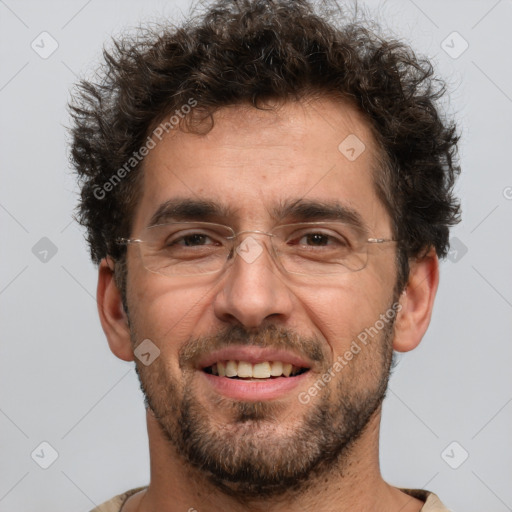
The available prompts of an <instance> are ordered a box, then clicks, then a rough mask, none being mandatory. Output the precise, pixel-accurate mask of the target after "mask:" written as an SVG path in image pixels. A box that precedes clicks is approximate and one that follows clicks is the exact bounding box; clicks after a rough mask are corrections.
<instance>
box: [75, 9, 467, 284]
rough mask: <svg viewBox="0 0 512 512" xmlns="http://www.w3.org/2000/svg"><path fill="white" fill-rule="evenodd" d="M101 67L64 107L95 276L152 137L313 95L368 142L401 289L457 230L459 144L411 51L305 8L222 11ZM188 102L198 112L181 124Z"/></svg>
mask: <svg viewBox="0 0 512 512" xmlns="http://www.w3.org/2000/svg"><path fill="white" fill-rule="evenodd" d="M340 19H342V17H341V18H340ZM342 21H343V20H342ZM103 55H104V63H103V65H102V67H101V68H100V69H99V72H98V74H97V76H99V79H98V78H97V79H96V82H93V81H82V82H81V83H80V84H79V86H78V90H77V93H76V94H75V97H74V99H73V100H72V103H71V104H70V110H71V115H72V118H73V127H72V128H71V133H72V137H73V141H72V148H71V159H72V163H73V165H74V167H75V168H76V171H77V174H78V177H79V180H80V185H81V201H80V203H79V206H78V215H77V217H78V220H79V222H80V223H81V224H82V225H83V226H85V227H86V229H87V239H88V242H89V245H90V250H91V255H92V259H93V260H94V261H95V262H96V263H98V262H99V261H100V260H101V259H102V258H104V257H105V256H107V255H110V256H112V257H113V258H114V259H115V260H118V261H119V260H122V259H123V258H124V251H125V248H124V247H122V246H120V245H118V244H116V243H115V240H116V238H118V237H127V236H130V228H131V221H132V213H133V209H134V207H135V206H136V203H137V199H138V192H139V179H138V178H139V177H140V175H141V172H143V159H140V160H141V161H140V162H139V161H138V160H134V159H133V158H134V155H139V151H140V149H141V147H142V146H143V145H144V144H145V142H146V141H147V140H149V139H148V137H149V136H150V135H151V134H152V133H153V130H154V129H155V126H157V125H158V123H160V122H162V120H164V119H166V118H168V117H169V115H171V114H172V113H173V112H175V113H176V116H175V117H176V119H178V118H179V125H180V128H182V129H187V130H193V129H195V128H194V125H195V126H196V127H197V126H199V124H197V123H195V122H194V119H196V118H197V116H198V115H200V116H202V119H203V120H204V118H205V117H204V116H206V117H208V116H209V117H210V119H211V123H213V118H212V117H211V115H212V113H213V112H215V111H216V110H217V109H219V108H221V107H224V106H227V105H234V104H243V103H249V104H252V105H253V106H254V107H256V108H262V107H261V106H262V104H263V103H264V102H265V101H266V100H271V99H277V100H283V101H293V100H300V99H303V98H305V97H313V96H317V95H319V96H322V95H338V96H341V97H343V98H344V99H345V100H348V101H350V102H351V103H352V104H353V105H355V106H356V108H358V110H359V111H360V112H362V113H363V115H364V116H365V118H366V119H367V121H368V124H369V125H370V127H371V129H372V132H373V134H374V135H375V139H376V141H377V144H378V146H379V147H380V150H381V153H382V155H381V157H382V160H381V161H380V162H379V172H376V173H375V184H376V189H377V192H378V194H379V197H380V199H381V200H382V201H383V202H384V204H385V206H386V208H387V209H388V211H389V214H390V216H391V219H392V224H393V230H394V236H395V237H396V238H397V239H399V240H400V241H401V242H400V244H399V261H400V271H399V275H401V277H402V279H401V280H402V281H403V280H404V278H406V276H407V274H408V265H407V261H408V259H409V258H411V257H415V256H419V255H420V254H421V253H422V252H424V251H426V250H428V249H430V248H432V247H433V248H435V250H436V252H437V254H438V255H439V256H440V257H443V256H446V254H447V251H448V243H449V242H448V241H449V227H450V226H451V225H453V224H455V223H457V222H458V221H459V217H460V205H459V202H458V201H457V199H456V198H455V197H454V195H453V186H454V181H455V178H456V176H457V174H458V173H459V172H460V169H459V166H458V160H457V142H458V134H457V130H456V127H455V125H454V123H453V122H452V121H450V120H446V119H445V117H444V116H443V115H441V112H440V107H439V99H440V98H441V97H442V96H443V95H444V93H445V85H444V82H442V81H440V80H439V79H438V78H436V77H435V75H434V71H433V68H432V65H431V63H430V61H429V60H428V59H425V58H420V57H417V56H416V55H415V54H414V52H413V51H412V50H411V48H410V47H409V46H408V45H407V44H404V43H402V42H399V41H397V40H389V39H388V40H386V39H384V38H382V37H381V36H379V35H378V34H377V33H376V32H375V30H374V29H371V30H370V29H369V28H368V27H367V26H366V25H365V24H364V23H362V22H356V21H350V22H346V21H343V24H340V23H338V22H335V21H329V19H328V17H326V16H325V15H322V14H319V13H318V11H317V10H316V9H315V6H314V5H312V4H311V3H310V2H308V1H307V0H223V1H216V2H215V3H213V4H212V5H210V6H209V7H208V8H207V10H206V12H205V13H201V14H200V15H198V14H196V15H195V16H192V17H191V18H190V19H189V20H188V21H187V22H185V23H183V24H182V25H181V26H179V27H164V28H162V27H160V28H158V29H149V28H145V29H140V30H139V31H138V32H137V34H136V36H125V37H124V38H121V39H120V40H118V41H114V44H113V47H112V49H110V50H104V52H103ZM191 98H193V100H194V101H195V102H196V103H197V108H194V109H193V112H192V114H190V115H186V116H184V115H183V114H182V113H181V112H180V111H179V109H180V108H181V107H182V106H183V105H186V104H188V103H190V100H191ZM189 110H190V109H189ZM199 113H202V114H199ZM178 114H180V115H178ZM203 114H204V115H203ZM211 126H212V124H210V128H211ZM128 161H131V162H132V163H131V164H130V167H127V166H126V163H127V162H128ZM123 166H124V167H123ZM123 168H124V170H125V172H121V169H123ZM132 168H133V170H132ZM121 178H122V179H121ZM402 284H404V283H402Z"/></svg>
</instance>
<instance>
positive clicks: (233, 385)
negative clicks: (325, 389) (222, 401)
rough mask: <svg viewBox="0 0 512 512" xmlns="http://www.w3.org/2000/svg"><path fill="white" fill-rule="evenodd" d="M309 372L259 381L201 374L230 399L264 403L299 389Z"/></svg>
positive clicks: (210, 384) (215, 389)
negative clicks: (263, 401)
mask: <svg viewBox="0 0 512 512" xmlns="http://www.w3.org/2000/svg"><path fill="white" fill-rule="evenodd" d="M308 373H309V372H306V373H302V374H301V375H297V376H296V377H278V378H274V379H265V380H261V382H258V381H248V380H242V379H230V378H229V377H219V376H217V375H211V374H209V373H205V372H201V374H202V375H203V377H204V378H205V379H206V381H207V383H208V384H209V386H210V387H211V388H212V389H213V390H214V391H216V392H217V393H219V394H220V395H224V396H226V397H228V398H233V399H235V400H243V401H254V402H257V401H262V400H274V399H277V398H282V397H283V396H284V395H286V394H287V393H289V392H290V391H292V390H293V389H295V388H297V387H298V386H299V385H300V384H301V383H302V382H304V379H305V378H306V377H307V375H308Z"/></svg>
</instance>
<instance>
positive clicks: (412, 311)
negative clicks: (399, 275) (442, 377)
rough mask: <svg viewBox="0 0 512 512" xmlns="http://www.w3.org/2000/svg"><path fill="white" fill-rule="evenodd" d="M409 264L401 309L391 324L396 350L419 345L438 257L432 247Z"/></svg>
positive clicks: (429, 310) (436, 275)
mask: <svg viewBox="0 0 512 512" xmlns="http://www.w3.org/2000/svg"><path fill="white" fill-rule="evenodd" d="M409 266H410V272H409V279H408V281H407V286H406V287H405V290H404V291H403V292H402V295H401V296H400V305H401V309H400V311H399V313H398V315H397V319H396V323H395V339H394V341H393V348H394V349H395V350H396V351H398V352H408V351H409V350H412V349H414V348H416V347H417V346H418V345H419V343H420V341H421V339H422V338H423V335H424V334H425V332H426V330H427V327H428V325H429V323H430V317H431V315H432V308H433V307H434V298H435V296H436V292H437V286H438V284H439V260H438V258H437V254H436V251H435V249H434V248H431V249H430V250H429V251H428V253H427V254H426V255H425V256H422V257H421V258H418V259H416V260H414V261H412V262H410V265H409Z"/></svg>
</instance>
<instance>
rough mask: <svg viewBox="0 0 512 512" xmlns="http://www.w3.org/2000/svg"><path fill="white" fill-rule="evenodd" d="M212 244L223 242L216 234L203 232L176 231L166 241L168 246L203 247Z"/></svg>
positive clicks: (216, 244)
mask: <svg viewBox="0 0 512 512" xmlns="http://www.w3.org/2000/svg"><path fill="white" fill-rule="evenodd" d="M211 245H214V246H218V245H222V243H221V242H220V241H219V240H218V239H215V237H214V236H211V235H209V234H206V233H201V232H196V233H186V234H180V233H175V234H174V235H173V236H171V237H169V238H168V239H167V240H166V242H165V246H166V247H176V246H178V247H201V246H211Z"/></svg>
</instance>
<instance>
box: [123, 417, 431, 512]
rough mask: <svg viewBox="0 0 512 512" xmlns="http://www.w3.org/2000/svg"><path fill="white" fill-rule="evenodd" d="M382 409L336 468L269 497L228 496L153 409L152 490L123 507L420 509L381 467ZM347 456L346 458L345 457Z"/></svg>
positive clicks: (131, 511) (233, 511)
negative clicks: (184, 452) (178, 446)
mask: <svg viewBox="0 0 512 512" xmlns="http://www.w3.org/2000/svg"><path fill="white" fill-rule="evenodd" d="M380 417H381V414H380V409H379V410H378V411H377V412H376V414H375V415H374V416H373V418H372V419H371V420H370V422H369V424H368V426H367V428H366V429H365V431H364V432H363V434H362V435H361V437H360V438H359V439H358V440H357V441H356V442H355V443H353V445H352V446H351V449H350V452H349V453H347V454H346V456H345V458H344V461H340V463H339V465H338V467H333V468H332V469H331V470H329V471H326V472H324V473H322V474H321V475H317V476H316V477H314V478H313V479H312V481H311V482H310V485H308V486H307V489H306V490H301V491H300V492H297V491H296V492H293V493H291V492H290V494H289V495H285V496H281V497H279V498H271V499H268V500H265V499H262V500H253V499H252V500H251V501H248V500H244V498H243V496H233V495H228V494H226V493H225V492H223V491H222V490H221V489H219V488H218V487H217V486H215V485H214V484H212V483H211V482H210V481H209V480H208V479H207V478H206V477H205V476H204V475H203V474H202V473H201V472H200V471H199V470H198V469H196V468H193V467H191V466H190V465H189V464H188V463H187V462H186V461H184V460H183V458H182V457H181V456H180V455H179V454H177V453H176V451H175V449H174V447H173V446H172V445H171V443H169V441H168V440H167V438H166V437H165V435H164V434H163V432H162V430H161V428H160V426H159V424H158V422H157V421H156V420H155V418H154V417H153V415H152V413H151V412H149V411H148V413H147V424H148V435H149V445H150V459H151V482H150V485H149V487H148V489H147V490H146V491H144V492H142V493H139V494H137V495H135V496H133V497H132V498H130V499H129V500H128V502H127V503H126V505H125V507H123V512H135V511H138V512H150V511H154V510H158V511H159V512H175V511H183V510H187V511H189V512H194V511H199V512H200V511H203V510H223V511H225V512H242V511H244V512H247V511H249V512H263V511H265V512H284V511H286V512H295V511H304V510H315V511H316V512H327V511H329V512H332V511H333V510H336V511H340V512H343V511H347V512H348V511H352V510H358V512H370V511H375V510H379V511H380V512H386V511H389V512H391V511H396V510H400V511H401V512H418V511H419V510H420V509H421V506H422V503H421V502H420V501H419V500H416V499H415V498H412V497H410V496H407V495H405V494H404V493H402V492H400V491H399V490H398V489H396V488H394V487H391V486H390V485H388V484H387V483H386V482H385V481H384V480H383V479H382V476H381V474H380V470H379V426H380ZM347 459H348V460H347Z"/></svg>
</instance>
